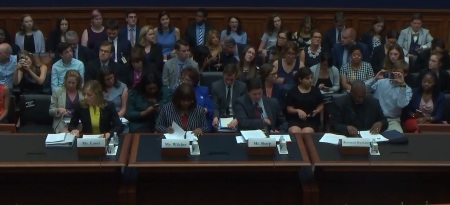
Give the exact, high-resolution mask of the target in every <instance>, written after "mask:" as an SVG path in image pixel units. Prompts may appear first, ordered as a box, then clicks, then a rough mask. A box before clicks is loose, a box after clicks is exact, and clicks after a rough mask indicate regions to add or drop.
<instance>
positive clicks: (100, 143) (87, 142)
mask: <svg viewBox="0 0 450 205" xmlns="http://www.w3.org/2000/svg"><path fill="white" fill-rule="evenodd" d="M77 147H106V139H105V138H77Z"/></svg>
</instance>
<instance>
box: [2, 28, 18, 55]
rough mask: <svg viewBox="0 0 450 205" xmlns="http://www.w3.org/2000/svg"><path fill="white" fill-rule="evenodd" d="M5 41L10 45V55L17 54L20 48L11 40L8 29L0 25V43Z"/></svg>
mask: <svg viewBox="0 0 450 205" xmlns="http://www.w3.org/2000/svg"><path fill="white" fill-rule="evenodd" d="M2 43H7V44H9V46H11V49H12V53H11V54H12V55H17V54H18V53H19V52H20V48H19V46H18V45H16V44H15V43H14V42H13V41H12V40H11V36H10V35H9V32H8V30H6V29H5V28H2V27H0V44H2Z"/></svg>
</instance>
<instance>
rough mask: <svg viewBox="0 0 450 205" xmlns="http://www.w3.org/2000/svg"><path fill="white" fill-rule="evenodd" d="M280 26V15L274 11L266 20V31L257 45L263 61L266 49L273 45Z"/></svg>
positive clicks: (280, 28)
mask: <svg viewBox="0 0 450 205" xmlns="http://www.w3.org/2000/svg"><path fill="white" fill-rule="evenodd" d="M282 28H283V26H282V22H281V18H280V15H278V14H276V13H275V14H272V15H271V16H270V17H269V19H268V21H267V28H266V32H264V34H263V36H262V37H261V43H260V44H259V47H258V53H259V54H260V55H261V57H262V58H263V62H264V58H265V57H266V56H267V51H268V50H269V48H271V47H273V46H275V44H276V41H277V37H278V32H280V31H281V30H282Z"/></svg>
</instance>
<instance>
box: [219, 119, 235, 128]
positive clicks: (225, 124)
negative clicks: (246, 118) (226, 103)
mask: <svg viewBox="0 0 450 205" xmlns="http://www.w3.org/2000/svg"><path fill="white" fill-rule="evenodd" d="M231 121H233V118H232V117H226V118H220V120H219V127H220V128H228V124H230V123H231Z"/></svg>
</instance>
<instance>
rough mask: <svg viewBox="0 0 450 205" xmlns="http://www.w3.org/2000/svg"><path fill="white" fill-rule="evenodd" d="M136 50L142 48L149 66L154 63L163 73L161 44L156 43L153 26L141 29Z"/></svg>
mask: <svg viewBox="0 0 450 205" xmlns="http://www.w3.org/2000/svg"><path fill="white" fill-rule="evenodd" d="M135 48H141V51H142V53H143V54H144V57H145V61H146V62H147V64H150V63H153V65H155V66H156V68H157V69H158V72H159V73H162V71H163V66H164V61H163V54H162V46H161V44H159V43H157V42H156V37H155V30H154V28H153V26H151V25H146V26H144V27H142V28H141V32H140V33H139V38H138V41H137V43H136V46H135Z"/></svg>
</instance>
